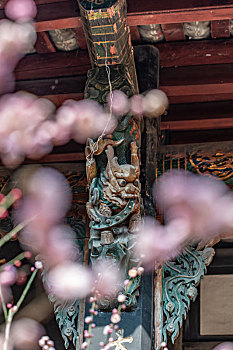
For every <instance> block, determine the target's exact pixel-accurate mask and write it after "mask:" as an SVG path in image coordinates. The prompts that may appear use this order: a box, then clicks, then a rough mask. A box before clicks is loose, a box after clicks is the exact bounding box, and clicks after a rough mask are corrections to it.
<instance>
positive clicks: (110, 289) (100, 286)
mask: <svg viewBox="0 0 233 350" xmlns="http://www.w3.org/2000/svg"><path fill="white" fill-rule="evenodd" d="M93 274H94V279H95V281H96V283H95V289H96V291H97V292H98V294H101V295H104V296H106V295H117V293H118V292H119V288H120V283H121V282H122V276H121V274H120V271H119V267H117V265H116V264H114V263H112V262H110V261H108V260H102V261H101V262H97V263H95V264H94V265H93Z"/></svg>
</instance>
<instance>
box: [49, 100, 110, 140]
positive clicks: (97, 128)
mask: <svg viewBox="0 0 233 350" xmlns="http://www.w3.org/2000/svg"><path fill="white" fill-rule="evenodd" d="M56 120H57V123H58V125H59V130H60V127H61V128H63V130H64V134H65V135H69V134H70V137H72V138H73V139H74V140H75V141H76V142H79V143H85V142H86V139H87V138H88V137H90V138H96V137H98V136H100V134H101V133H102V132H103V131H104V134H108V133H110V132H112V131H113V130H114V128H115V127H116V125H117V123H116V120H115V118H114V117H110V115H109V114H107V113H105V112H104V110H103V108H102V106H101V105H100V104H98V103H97V102H96V101H93V100H82V101H78V102H77V101H72V100H68V101H65V103H63V105H62V106H61V107H60V108H59V109H58V112H57V115H56ZM63 137H64V136H63ZM58 139H59V138H58ZM55 142H56V140H55Z"/></svg>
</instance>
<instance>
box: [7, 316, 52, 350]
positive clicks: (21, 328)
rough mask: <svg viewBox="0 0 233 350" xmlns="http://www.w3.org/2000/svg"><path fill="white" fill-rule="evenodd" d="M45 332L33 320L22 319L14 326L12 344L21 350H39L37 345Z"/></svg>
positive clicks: (11, 334) (11, 336)
mask: <svg viewBox="0 0 233 350" xmlns="http://www.w3.org/2000/svg"><path fill="white" fill-rule="evenodd" d="M44 333H45V330H44V328H43V326H42V325H41V324H39V323H38V322H36V321H35V320H33V319H29V318H22V319H19V320H17V321H15V322H13V324H12V328H11V333H10V338H11V343H12V344H13V345H14V346H15V347H16V348H17V349H19V350H33V349H37V344H38V341H39V339H40V338H41V336H42V335H43V334H44Z"/></svg>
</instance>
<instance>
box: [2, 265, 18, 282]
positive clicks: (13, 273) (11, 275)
mask: <svg viewBox="0 0 233 350" xmlns="http://www.w3.org/2000/svg"><path fill="white" fill-rule="evenodd" d="M16 280H17V270H16V268H15V267H14V266H11V265H6V266H5V267H4V268H3V271H2V272H0V285H1V286H8V285H12V284H14V283H15V282H16Z"/></svg>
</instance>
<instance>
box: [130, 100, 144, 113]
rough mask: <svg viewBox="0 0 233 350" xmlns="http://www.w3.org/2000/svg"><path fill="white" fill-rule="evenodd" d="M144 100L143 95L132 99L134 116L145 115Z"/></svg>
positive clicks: (131, 105) (131, 108)
mask: <svg viewBox="0 0 233 350" xmlns="http://www.w3.org/2000/svg"><path fill="white" fill-rule="evenodd" d="M144 98H145V97H144V96H143V95H133V96H132V97H131V98H130V100H129V101H130V110H131V113H132V114H133V115H139V116H141V115H143V105H144V104H143V103H144V102H143V101H144Z"/></svg>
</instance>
